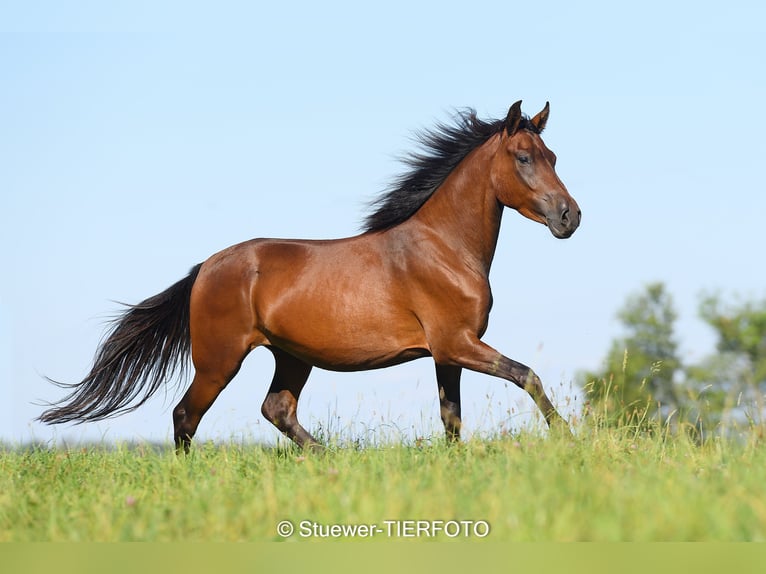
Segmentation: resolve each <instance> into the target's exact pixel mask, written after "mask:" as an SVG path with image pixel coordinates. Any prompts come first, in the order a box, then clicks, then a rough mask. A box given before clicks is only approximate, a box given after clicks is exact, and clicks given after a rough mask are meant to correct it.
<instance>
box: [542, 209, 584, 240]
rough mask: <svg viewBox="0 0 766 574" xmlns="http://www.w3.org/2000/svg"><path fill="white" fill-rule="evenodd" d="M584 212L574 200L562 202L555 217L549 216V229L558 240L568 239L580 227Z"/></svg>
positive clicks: (547, 218)
mask: <svg viewBox="0 0 766 574" xmlns="http://www.w3.org/2000/svg"><path fill="white" fill-rule="evenodd" d="M581 218H582V212H581V211H580V207H579V206H578V205H577V203H576V202H575V201H574V200H570V201H561V202H560V203H559V204H558V205H557V210H556V212H555V214H554V215H552V216H547V217H546V218H545V221H546V223H547V225H548V229H550V230H551V233H552V234H553V236H554V237H556V238H557V239H566V238H567V237H570V236H571V235H572V234H573V233H574V232H575V230H576V229H577V228H578V227H579V226H580V219H581Z"/></svg>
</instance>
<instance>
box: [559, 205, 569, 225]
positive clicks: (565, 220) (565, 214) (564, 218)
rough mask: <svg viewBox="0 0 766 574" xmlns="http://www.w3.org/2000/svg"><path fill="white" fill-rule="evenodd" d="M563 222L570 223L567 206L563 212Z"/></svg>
mask: <svg viewBox="0 0 766 574" xmlns="http://www.w3.org/2000/svg"><path fill="white" fill-rule="evenodd" d="M561 223H569V209H568V208H565V209H564V211H562V212H561Z"/></svg>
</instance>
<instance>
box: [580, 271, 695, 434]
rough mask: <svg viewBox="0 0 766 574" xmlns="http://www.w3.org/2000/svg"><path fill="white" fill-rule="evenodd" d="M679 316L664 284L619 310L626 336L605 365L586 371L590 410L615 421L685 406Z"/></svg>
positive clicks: (661, 413)
mask: <svg viewBox="0 0 766 574" xmlns="http://www.w3.org/2000/svg"><path fill="white" fill-rule="evenodd" d="M677 316H678V315H677V313H676V310H675V307H674V305H673V300H672V298H671V296H670V294H669V293H668V292H667V290H666V289H665V286H664V284H662V283H652V284H649V285H647V286H646V287H645V289H644V290H643V291H642V292H641V293H639V294H636V295H632V296H630V297H629V298H628V300H627V302H626V304H625V306H624V307H623V308H622V309H620V311H619V312H618V313H617V317H618V318H619V319H620V321H621V323H622V325H623V328H624V329H625V332H626V333H625V336H624V337H623V338H620V339H617V340H615V341H614V342H613V343H612V345H611V347H610V349H609V352H608V354H607V357H606V359H605V361H604V368H603V370H601V371H598V372H593V373H585V374H584V375H583V376H582V378H584V383H585V384H584V388H585V391H586V394H587V399H588V403H589V409H590V412H591V413H598V414H599V416H602V417H603V418H604V420H605V422H607V423H608V424H611V425H616V424H621V423H624V422H627V420H629V419H633V418H634V417H637V418H638V419H646V418H656V417H657V416H660V417H663V418H664V417H667V416H669V415H670V413H672V412H674V411H676V410H677V409H678V408H679V407H680V406H681V404H680V400H679V393H678V389H677V385H676V378H677V376H678V375H679V374H680V373H681V369H682V365H681V361H680V359H679V358H678V354H677V353H678V344H677V342H676V338H675V332H674V330H675V321H676V319H677Z"/></svg>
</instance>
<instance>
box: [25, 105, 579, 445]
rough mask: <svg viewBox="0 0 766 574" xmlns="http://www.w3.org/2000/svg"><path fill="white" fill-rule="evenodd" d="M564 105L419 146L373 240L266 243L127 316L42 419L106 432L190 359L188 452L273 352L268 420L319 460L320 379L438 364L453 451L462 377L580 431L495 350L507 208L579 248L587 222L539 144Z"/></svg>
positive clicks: (212, 262)
mask: <svg viewBox="0 0 766 574" xmlns="http://www.w3.org/2000/svg"><path fill="white" fill-rule="evenodd" d="M549 109H550V108H549V105H548V103H546V104H545V107H544V108H543V110H542V111H541V112H540V113H539V114H537V115H536V116H534V117H533V118H531V119H530V118H529V117H527V116H525V115H523V114H522V112H521V102H520V101H519V102H516V103H515V104H513V105H512V106H511V107H510V109H509V111H508V114H507V116H506V117H505V118H504V119H502V120H489V121H484V120H481V119H479V118H477V117H476V114H475V112H473V111H471V110H468V111H463V112H460V113H459V114H457V116H456V121H455V123H454V125H446V124H441V125H437V127H436V128H435V129H433V130H431V131H429V132H425V133H422V134H421V136H420V140H421V144H422V146H423V149H422V150H421V151H420V152H416V153H414V154H412V155H410V156H409V157H408V158H407V160H406V162H407V164H408V165H409V167H410V170H409V171H408V172H406V173H405V174H403V175H402V176H401V177H400V178H399V179H397V180H396V181H395V182H394V184H393V185H392V186H391V187H390V188H389V189H388V190H387V191H386V192H385V193H384V194H382V195H381V196H380V197H379V199H378V200H377V201H376V202H375V203H374V205H373V207H374V210H373V212H372V213H371V214H370V215H369V216H368V217H367V218H366V220H365V226H364V229H363V231H362V233H360V234H359V235H356V236H354V237H348V238H343V239H335V240H298V239H253V240H251V241H246V242H244V243H240V244H237V245H234V246H231V247H228V248H226V249H224V250H223V251H220V252H219V253H216V254H215V255H213V256H211V257H210V258H209V259H207V260H206V261H205V262H204V263H201V264H199V265H197V266H195V267H194V268H193V269H192V270H191V271H190V273H189V274H188V275H187V276H186V277H185V278H184V279H181V280H180V281H178V282H177V283H175V284H174V285H173V286H171V287H170V288H168V289H167V290H166V291H163V292H162V293H160V294H158V295H155V296H154V297H150V298H149V299H146V300H145V301H143V302H141V303H139V304H137V305H134V306H128V308H127V309H126V310H125V311H124V312H123V314H122V315H120V316H118V317H117V318H116V319H115V320H114V322H113V324H112V326H111V328H110V330H109V331H108V333H107V336H106V338H105V339H104V341H103V342H102V344H101V345H100V347H99V349H98V350H97V352H96V356H95V359H94V363H93V367H92V368H91V370H90V373H89V374H88V375H87V376H86V377H85V378H84V379H83V380H82V381H81V382H80V383H76V384H72V385H68V384H61V383H58V384H60V385H61V386H64V387H66V388H69V389H70V390H71V391H70V394H69V395H68V396H66V397H65V398H64V399H63V400H62V401H60V402H59V403H54V404H53V405H51V408H49V409H48V410H47V411H45V412H44V413H43V414H42V415H41V416H40V417H39V420H41V421H43V422H45V423H64V422H84V421H95V420H100V419H105V418H108V417H111V416H114V415H117V414H120V413H124V412H127V411H132V410H134V409H136V408H138V407H139V406H140V405H142V404H143V403H144V402H145V401H146V400H147V399H148V398H149V397H150V396H151V395H152V394H154V393H155V392H156V391H157V390H158V389H159V388H160V387H161V386H162V384H163V383H164V382H165V381H167V380H168V379H171V378H172V377H173V376H174V375H175V374H176V372H177V371H180V373H181V374H183V371H184V369H185V368H186V366H187V363H188V356H189V354H191V359H192V363H193V366H194V377H193V380H192V383H191V385H190V386H189V388H188V389H187V391H186V393H185V394H184V395H183V398H182V399H181V401H180V402H179V403H178V405H177V406H176V407H175V408H174V409H173V425H174V439H175V444H176V449H177V450H178V451H179V452H180V451H181V449H183V450H184V451H185V452H188V450H189V447H190V444H191V440H192V437H193V436H194V433H195V432H196V430H197V427H198V425H199V423H200V420H201V419H202V416H203V415H204V414H205V412H206V411H207V410H208V409H209V408H210V406H211V405H212V404H213V401H215V399H216V397H217V396H218V394H219V393H220V392H221V391H222V390H223V389H224V388H225V387H226V385H227V384H228V383H229V382H230V381H231V380H232V378H233V377H234V376H235V375H236V373H237V371H238V370H239V368H240V365H241V364H242V361H243V360H244V358H245V356H246V355H247V354H248V353H249V352H250V351H252V350H253V349H255V348H256V347H260V346H265V347H266V348H268V349H269V350H270V351H271V352H272V353H273V355H274V360H275V371H274V376H273V379H272V381H271V386H270V387H269V390H268V393H267V395H266V399H265V400H264V402H263V406H262V408H261V412H262V413H263V415H264V416H265V417H266V419H268V420H269V421H270V422H271V423H273V424H274V425H275V426H276V427H277V429H279V430H280V431H281V432H282V433H283V434H284V435H285V436H287V437H289V438H290V439H292V440H293V441H294V442H295V443H297V444H298V445H300V446H301V447H304V448H317V449H321V445H320V444H319V442H318V441H317V440H316V439H315V438H314V437H313V436H311V434H309V432H308V431H307V430H306V429H305V428H303V427H302V426H301V424H300V423H299V422H298V418H297V416H296V412H297V404H298V399H299V397H300V394H301V390H302V389H303V387H304V385H305V384H306V381H307V379H308V377H309V373H310V372H311V369H312V368H313V367H315V366H316V367H320V368H322V369H329V370H334V371H360V370H367V369H377V368H382V367H388V366H391V365H396V364H399V363H403V362H406V361H410V360H413V359H417V358H419V357H426V356H430V357H432V358H433V360H434V362H435V364H436V380H437V383H438V391H439V401H440V410H441V419H442V422H443V423H444V428H445V431H446V435H447V439H448V440H450V441H456V440H459V437H460V426H461V415H460V375H461V372H462V369H471V370H473V371H478V372H480V373H485V374H487V375H493V376H496V377H500V378H503V379H505V380H508V381H511V382H513V383H515V384H516V385H517V386H519V387H520V388H522V389H524V390H525V391H526V392H527V393H529V395H530V396H531V397H532V399H533V400H534V402H535V403H536V405H537V407H538V408H539V409H540V411H542V414H543V416H544V418H545V421H546V422H547V424H548V425H549V426H553V425H557V426H558V425H561V427H563V428H564V429H567V430H568V425H567V424H566V422H564V420H563V418H562V417H561V416H560V415H559V413H558V412H557V411H556V409H555V408H554V406H553V404H551V401H550V400H549V398H548V396H547V395H546V394H545V391H544V389H543V385H542V383H541V381H540V378H539V377H538V376H537V375H536V374H535V373H534V372H533V371H532V370H531V369H530V368H529V367H527V366H526V365H523V364H522V363H519V362H517V361H514V360H512V359H509V358H508V357H506V356H505V355H503V354H501V353H499V352H498V351H496V350H495V349H493V348H492V347H490V346H489V345H487V344H485V343H484V342H482V341H481V337H482V335H483V334H484V332H485V331H486V329H487V324H488V319H489V312H490V308H491V307H492V294H491V291H490V285H489V279H488V276H489V271H490V265H491V264H492V259H493V257H494V254H495V246H496V244H497V240H498V233H499V231H500V221H501V218H502V215H503V210H504V207H510V208H512V209H515V210H516V211H518V212H519V213H521V215H523V216H525V217H527V218H529V219H531V220H533V221H536V222H539V223H542V224H544V225H546V226H547V227H548V229H549V230H550V232H551V233H552V234H553V235H554V236H555V237H557V238H562V239H563V238H567V237H569V236H571V235H572V234H573V233H574V231H575V230H576V229H577V227H578V226H579V224H580V217H581V214H580V209H579V207H578V205H577V203H576V202H575V200H574V199H573V198H572V197H571V196H570V195H569V193H568V191H567V189H566V187H565V186H564V184H563V183H562V182H561V180H560V179H559V178H558V176H557V175H556V172H555V165H556V156H555V155H554V153H553V152H552V151H551V150H549V149H548V148H547V147H546V146H545V144H544V143H543V140H542V139H541V137H540V134H541V133H542V131H543V129H544V128H545V124H546V122H547V120H548V115H549Z"/></svg>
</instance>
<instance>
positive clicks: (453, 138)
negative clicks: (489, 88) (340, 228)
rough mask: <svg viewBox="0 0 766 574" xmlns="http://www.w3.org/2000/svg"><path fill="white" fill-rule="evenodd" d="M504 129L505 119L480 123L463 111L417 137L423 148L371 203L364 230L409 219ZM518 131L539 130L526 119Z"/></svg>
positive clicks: (467, 111) (383, 227)
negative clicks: (451, 119)
mask: <svg viewBox="0 0 766 574" xmlns="http://www.w3.org/2000/svg"><path fill="white" fill-rule="evenodd" d="M504 128H505V120H504V119H503V120H481V119H479V118H478V117H476V112H475V111H474V110H472V109H466V110H462V111H459V112H457V113H456V114H455V121H454V124H452V125H448V124H443V123H442V124H437V125H436V127H435V128H433V129H431V130H428V131H423V132H420V133H418V134H416V135H415V141H417V142H418V143H419V144H420V145H421V148H422V149H421V150H420V151H415V152H412V153H410V154H409V155H407V156H405V157H404V158H402V162H403V163H404V164H405V165H407V166H408V167H409V168H410V169H409V170H408V171H406V172H405V173H403V174H401V175H400V176H398V177H397V178H396V179H394V181H393V182H392V183H391V185H390V186H389V187H388V189H387V190H385V191H384V192H383V193H382V194H381V196H380V197H378V198H377V199H376V200H374V201H373V202H372V204H371V207H372V208H373V209H374V211H373V212H372V213H370V214H369V215H368V216H367V217H366V218H365V220H364V227H363V230H364V231H381V230H384V229H388V228H390V227H393V226H395V225H398V224H400V223H402V222H403V221H405V220H407V219H409V218H410V217H411V216H412V215H413V214H414V213H415V212H416V211H417V210H418V209H420V207H421V206H422V205H423V204H424V203H425V202H426V201H427V200H428V198H430V197H431V196H432V195H433V193H434V192H435V191H436V190H437V189H438V188H439V186H440V185H441V184H442V183H444V180H445V179H447V176H448V175H449V174H450V173H451V172H452V170H453V169H455V168H456V167H457V165H458V164H459V163H460V162H461V161H462V160H463V159H464V158H465V157H466V156H467V155H468V154H469V153H471V152H472V151H473V150H474V149H476V148H477V147H479V146H480V145H482V144H483V143H485V142H486V141H487V140H488V139H489V138H491V137H492V136H493V135H495V134H497V133H499V132H500V131H502V130H503V129H504ZM518 129H526V130H530V131H533V132H535V133H537V131H538V130H537V128H536V127H535V125H534V124H533V123H532V122H531V121H530V120H529V118H526V117H524V118H523V119H522V120H521V124H520V125H519V127H518Z"/></svg>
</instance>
